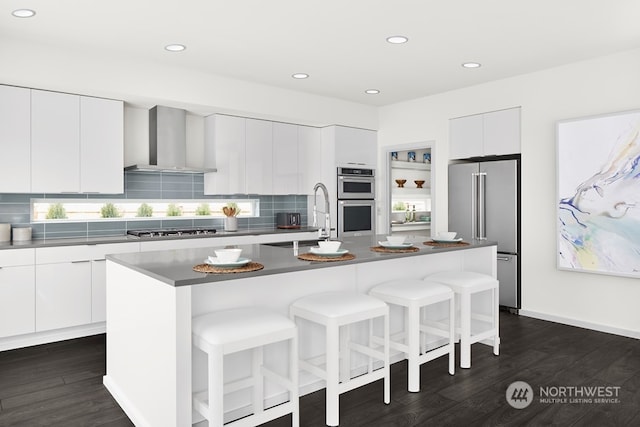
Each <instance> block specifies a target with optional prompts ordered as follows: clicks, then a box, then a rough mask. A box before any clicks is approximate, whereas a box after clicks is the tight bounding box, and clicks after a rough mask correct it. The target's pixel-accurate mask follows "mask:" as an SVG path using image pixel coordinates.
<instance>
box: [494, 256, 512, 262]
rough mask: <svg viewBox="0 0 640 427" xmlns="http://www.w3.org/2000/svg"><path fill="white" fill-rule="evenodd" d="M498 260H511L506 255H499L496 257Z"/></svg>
mask: <svg viewBox="0 0 640 427" xmlns="http://www.w3.org/2000/svg"><path fill="white" fill-rule="evenodd" d="M497 260H498V261H511V258H510V257H508V256H499V257H497Z"/></svg>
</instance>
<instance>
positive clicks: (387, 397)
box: [383, 311, 391, 405]
mask: <svg viewBox="0 0 640 427" xmlns="http://www.w3.org/2000/svg"><path fill="white" fill-rule="evenodd" d="M389 334H390V330H389V311H387V314H386V315H385V316H384V367H383V369H384V380H383V381H384V403H386V404H387V405H388V404H389V403H390V402H391V368H390V367H389Z"/></svg>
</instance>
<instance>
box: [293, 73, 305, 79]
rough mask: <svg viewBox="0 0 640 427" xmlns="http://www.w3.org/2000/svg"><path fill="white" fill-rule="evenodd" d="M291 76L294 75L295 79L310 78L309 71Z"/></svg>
mask: <svg viewBox="0 0 640 427" xmlns="http://www.w3.org/2000/svg"><path fill="white" fill-rule="evenodd" d="M291 77H293V78H294V79H306V78H309V74H307V73H295V74H292V75H291Z"/></svg>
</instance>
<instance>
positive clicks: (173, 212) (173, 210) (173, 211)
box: [167, 203, 182, 216]
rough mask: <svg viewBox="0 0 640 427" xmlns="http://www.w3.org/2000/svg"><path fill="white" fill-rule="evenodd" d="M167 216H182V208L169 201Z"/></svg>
mask: <svg viewBox="0 0 640 427" xmlns="http://www.w3.org/2000/svg"><path fill="white" fill-rule="evenodd" d="M167 216H182V210H181V209H180V207H179V206H176V204H175V203H169V206H167Z"/></svg>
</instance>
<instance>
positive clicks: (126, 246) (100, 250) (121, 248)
mask: <svg viewBox="0 0 640 427" xmlns="http://www.w3.org/2000/svg"><path fill="white" fill-rule="evenodd" d="M130 252H140V243H139V242H131V243H107V244H101V245H92V246H89V254H90V258H91V259H92V260H101V259H104V257H105V255H107V254H125V253H130Z"/></svg>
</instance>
